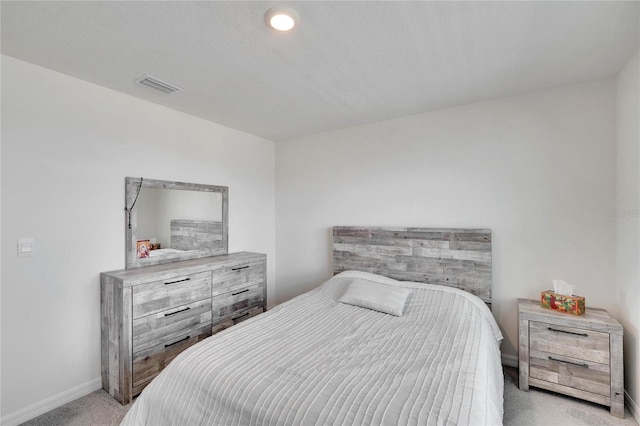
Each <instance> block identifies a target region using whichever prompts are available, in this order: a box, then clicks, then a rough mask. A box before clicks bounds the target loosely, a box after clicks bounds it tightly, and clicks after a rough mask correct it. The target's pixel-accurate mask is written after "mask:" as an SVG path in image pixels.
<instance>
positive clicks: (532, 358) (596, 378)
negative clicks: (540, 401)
mask: <svg viewBox="0 0 640 426" xmlns="http://www.w3.org/2000/svg"><path fill="white" fill-rule="evenodd" d="M529 376H530V377H532V378H535V379H538V380H544V381H546V382H550V383H554V384H557V385H562V386H568V387H570V388H573V389H580V390H583V391H586V392H591V393H595V394H598V395H602V396H604V397H609V395H610V393H611V379H610V371H609V364H600V363H596V362H591V361H585V360H582V359H576V358H571V357H568V356H562V355H558V354H554V353H549V352H540V351H535V350H531V351H530V352H529Z"/></svg>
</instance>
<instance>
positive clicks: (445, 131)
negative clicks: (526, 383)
mask: <svg viewBox="0 0 640 426" xmlns="http://www.w3.org/2000/svg"><path fill="white" fill-rule="evenodd" d="M615 94H616V88H615V81H613V80H605V81H598V82H593V83H589V84H582V85H577V86H572V87H567V88H561V89H555V90H546V91H541V92H536V93H531V94H527V95H523V96H517V97H510V98H505V99H499V100H494V101H489V102H483V103H477V104H472V105H467V106H461V107H457V108H451V109H447V110H440V111H435V112H431V113H426V114H421V115H415V116H410V117H404V118H399V119H393V120H389V121H384V122H378V123H373V124H369V125H364V126H358V127H352V128H348V129H344V130H339V131H334V132H330V133H324V134H318V135H314V136H309V137H304V138H299V139H296V140H291V141H287V142H278V143H277V144H276V236H277V241H278V244H277V256H276V259H277V261H276V271H277V280H276V281H277V285H276V297H277V300H278V301H284V300H286V299H289V298H291V297H293V296H295V295H297V294H300V293H302V292H304V291H306V290H309V289H311V288H313V287H315V286H316V285H318V284H319V283H321V282H322V281H323V280H325V279H327V278H328V277H330V275H331V259H330V254H331V236H330V228H331V227H332V226H334V225H380V226H384V225H387V226H420V227H483V228H485V227H486V228H491V229H492V230H493V256H494V257H493V300H494V305H493V307H494V314H495V316H496V318H497V319H498V321H499V323H500V325H501V327H502V329H503V332H504V334H505V341H504V343H503V345H502V349H503V352H504V353H506V354H507V355H511V356H515V355H516V353H517V349H516V348H517V338H518V336H517V307H516V299H517V298H519V297H527V298H538V297H539V296H540V291H541V290H545V289H548V288H550V287H551V280H552V279H554V278H561V279H564V280H565V281H567V282H569V283H571V284H575V285H577V293H578V294H580V295H583V296H586V300H587V306H594V307H596V306H597V307H603V308H606V309H611V308H613V307H615V305H616V303H617V300H616V297H615V295H614V294H612V286H615V271H616V266H615V250H616V243H615V234H616V228H615V221H614V220H612V219H611V217H608V216H606V212H607V211H608V210H611V209H613V208H615V135H616V128H615V123H616V121H615Z"/></svg>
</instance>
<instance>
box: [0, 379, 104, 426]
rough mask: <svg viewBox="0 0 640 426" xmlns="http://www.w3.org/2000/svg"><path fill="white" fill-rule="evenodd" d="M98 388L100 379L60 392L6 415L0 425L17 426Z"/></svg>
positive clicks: (100, 384) (100, 383)
mask: <svg viewBox="0 0 640 426" xmlns="http://www.w3.org/2000/svg"><path fill="white" fill-rule="evenodd" d="M100 388H102V378H97V379H93V380H90V381H88V382H86V383H83V384H81V385H78V386H76V387H74V388H71V389H69V390H66V391H64V392H60V393H59V394H57V395H54V396H52V397H49V398H47V399H45V400H43V401H40V402H36V403H35V404H31V405H29V406H28V407H25V408H23V409H21V410H18V411H16V412H14V413H10V414H7V415H6V416H3V417H2V419H0V424H2V426H17V425H19V424H21V423H24V422H26V421H29V420H31V419H34V418H36V417H38V416H39V415H41V414H44V413H46V412H47V411H51V410H53V409H55V408H58V407H61V406H63V405H64V404H66V403H68V402H71V401H74V400H76V399H78V398H82V397H83V396H85V395H88V394H90V393H91V392H94V391H97V390H98V389H100ZM5 392H6V389H5Z"/></svg>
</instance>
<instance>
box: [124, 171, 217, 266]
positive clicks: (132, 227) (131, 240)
mask: <svg viewBox="0 0 640 426" xmlns="http://www.w3.org/2000/svg"><path fill="white" fill-rule="evenodd" d="M138 188H140V190H144V188H158V189H178V190H184V191H203V192H216V193H219V194H221V198H222V200H221V201H222V221H221V222H222V247H221V248H216V249H211V250H198V251H189V252H185V253H177V254H170V255H166V256H162V258H150V257H147V258H142V259H139V258H138V257H137V256H136V248H135V247H136V242H137V241H138V235H137V229H138V212H137V209H136V207H135V206H134V202H135V200H136V196H137V194H138ZM132 206H133V208H132ZM228 249H229V187H227V186H216V185H203V184H198V183H185V182H174V181H166V180H157V179H145V178H136V177H126V178H125V265H126V268H127V269H131V268H139V267H141V266H148V265H158V264H161V263H169V262H176V261H179V260H187V259H197V258H201V257H208V256H216V255H221V254H227V253H228Z"/></svg>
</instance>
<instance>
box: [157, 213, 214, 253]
mask: <svg viewBox="0 0 640 426" xmlns="http://www.w3.org/2000/svg"><path fill="white" fill-rule="evenodd" d="M170 227H171V236H170V247H171V248H174V249H178V250H215V251H216V253H223V250H224V248H223V247H222V222H215V221H211V220H187V219H172V220H171V221H170Z"/></svg>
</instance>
